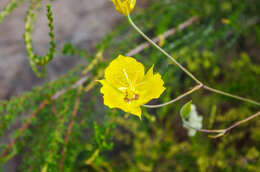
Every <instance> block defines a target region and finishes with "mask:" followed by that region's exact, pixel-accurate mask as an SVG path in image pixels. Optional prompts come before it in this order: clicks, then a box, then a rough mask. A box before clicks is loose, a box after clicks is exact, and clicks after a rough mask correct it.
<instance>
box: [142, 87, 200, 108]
mask: <svg viewBox="0 0 260 172" xmlns="http://www.w3.org/2000/svg"><path fill="white" fill-rule="evenodd" d="M202 87H203V85H197V86H196V87H194V88H193V89H191V90H190V91H188V92H186V93H184V94H182V95H180V96H179V97H177V98H175V99H173V100H171V101H169V102H166V103H163V104H159V105H143V106H144V107H146V108H159V107H163V106H167V105H169V104H172V103H174V102H176V101H178V100H180V99H182V98H184V97H186V96H188V95H190V94H192V93H193V92H195V91H197V90H199V89H200V88H202Z"/></svg>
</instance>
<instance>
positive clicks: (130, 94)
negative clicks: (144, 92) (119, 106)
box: [124, 90, 139, 103]
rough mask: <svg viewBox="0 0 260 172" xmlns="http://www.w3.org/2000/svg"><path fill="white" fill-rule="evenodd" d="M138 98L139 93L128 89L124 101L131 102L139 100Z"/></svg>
mask: <svg viewBox="0 0 260 172" xmlns="http://www.w3.org/2000/svg"><path fill="white" fill-rule="evenodd" d="M138 98H139V95H138V94H136V93H135V92H134V91H131V90H126V92H125V98H124V101H126V102H128V103H130V102H131V101H133V100H138Z"/></svg>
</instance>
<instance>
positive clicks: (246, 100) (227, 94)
mask: <svg viewBox="0 0 260 172" xmlns="http://www.w3.org/2000/svg"><path fill="white" fill-rule="evenodd" d="M203 88H204V89H206V90H209V91H211V92H214V93H217V94H221V95H224V96H227V97H231V98H234V99H237V100H241V101H244V102H248V103H252V104H255V105H258V106H260V103H259V102H257V101H254V100H251V99H248V98H244V97H240V96H237V95H233V94H230V93H226V92H223V91H220V90H217V89H214V88H211V87H208V86H206V85H204V86H203Z"/></svg>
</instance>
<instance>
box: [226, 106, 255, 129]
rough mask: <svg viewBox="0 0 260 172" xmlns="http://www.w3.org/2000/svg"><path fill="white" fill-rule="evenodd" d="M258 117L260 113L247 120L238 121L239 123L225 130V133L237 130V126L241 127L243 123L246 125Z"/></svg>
mask: <svg viewBox="0 0 260 172" xmlns="http://www.w3.org/2000/svg"><path fill="white" fill-rule="evenodd" d="M258 116H260V111H259V112H257V113H255V114H254V115H251V116H249V117H247V118H246V119H243V120H241V121H238V122H236V123H234V124H233V125H231V126H230V127H228V128H226V129H225V133H227V132H229V131H231V130H232V129H234V128H236V127H237V126H239V125H241V124H243V123H246V122H248V121H250V120H252V119H254V118H256V117H258Z"/></svg>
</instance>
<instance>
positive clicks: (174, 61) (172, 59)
mask: <svg viewBox="0 0 260 172" xmlns="http://www.w3.org/2000/svg"><path fill="white" fill-rule="evenodd" d="M127 18H128V21H129V23H130V24H131V25H132V26H133V28H134V29H135V30H136V31H137V32H138V33H140V34H141V35H142V36H143V37H144V38H145V39H146V40H147V41H148V42H149V43H151V44H152V45H153V46H154V47H155V48H157V49H158V50H159V51H161V52H162V53H163V54H164V55H166V56H167V57H168V58H169V59H171V61H173V63H175V64H176V65H177V66H178V67H179V68H180V69H181V70H182V71H183V72H185V73H186V74H187V75H189V76H190V77H191V78H192V79H193V80H194V81H195V82H196V83H198V84H199V85H201V84H202V82H201V81H199V80H198V79H197V78H196V77H195V76H194V75H193V74H192V73H190V72H189V71H188V70H187V69H186V68H185V67H183V66H182V65H181V64H180V63H179V62H178V61H177V60H175V59H174V58H173V57H172V56H171V55H170V54H169V53H167V52H166V51H165V50H163V49H162V48H161V47H160V46H158V45H157V44H156V43H155V42H153V40H151V39H150V38H149V37H148V36H146V35H145V34H144V33H143V32H142V31H141V29H139V28H138V27H137V26H136V25H135V23H134V22H133V20H132V19H131V17H130V15H128V17H127Z"/></svg>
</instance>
